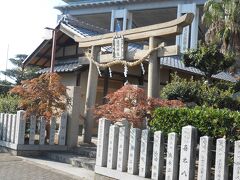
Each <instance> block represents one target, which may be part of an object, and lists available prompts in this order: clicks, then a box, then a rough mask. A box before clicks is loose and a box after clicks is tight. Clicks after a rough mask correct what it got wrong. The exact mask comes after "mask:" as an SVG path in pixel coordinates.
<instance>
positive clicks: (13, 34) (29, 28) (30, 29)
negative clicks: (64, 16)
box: [0, 0, 64, 79]
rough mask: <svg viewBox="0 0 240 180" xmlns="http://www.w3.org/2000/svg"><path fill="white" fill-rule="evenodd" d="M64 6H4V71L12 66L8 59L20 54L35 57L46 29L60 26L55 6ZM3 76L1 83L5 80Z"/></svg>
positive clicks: (20, 0)
mask: <svg viewBox="0 0 240 180" xmlns="http://www.w3.org/2000/svg"><path fill="white" fill-rule="evenodd" d="M62 4H64V3H63V2H62V1H61V0H11V1H7V0H5V1H2V2H1V6H0V17H1V21H0V23H1V25H0V70H5V69H6V64H7V67H8V68H11V67H12V65H11V64H10V62H9V61H8V63H6V62H7V59H9V58H13V57H15V55H16V54H27V55H29V54H31V52H33V50H34V49H35V48H36V47H37V46H38V45H39V44H40V43H41V42H42V41H43V39H44V36H45V35H46V30H44V28H45V27H51V28H54V27H55V26H56V25H57V15H59V14H61V12H59V11H58V10H56V9H54V8H53V7H54V6H57V5H62ZM3 78H4V77H3V75H0V79H3Z"/></svg>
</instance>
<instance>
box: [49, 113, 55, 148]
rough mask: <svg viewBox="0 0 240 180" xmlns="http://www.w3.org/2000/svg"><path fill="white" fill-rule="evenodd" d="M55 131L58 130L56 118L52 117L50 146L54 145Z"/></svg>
mask: <svg viewBox="0 0 240 180" xmlns="http://www.w3.org/2000/svg"><path fill="white" fill-rule="evenodd" d="M55 129H56V117H52V118H51V122H50V136H49V145H54V139H55Z"/></svg>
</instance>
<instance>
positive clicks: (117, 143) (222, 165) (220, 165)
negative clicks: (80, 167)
mask: <svg viewBox="0 0 240 180" xmlns="http://www.w3.org/2000/svg"><path fill="white" fill-rule="evenodd" d="M178 139H179V140H180V136H179V135H178V134H176V133H169V134H168V139H167V147H166V144H165V143H164V142H165V141H164V136H163V133H162V132H161V131H157V132H155V133H154V137H153V140H152V139H151V136H150V131H149V130H147V129H145V130H140V129H137V128H130V125H129V124H127V125H126V126H124V127H119V126H117V125H113V124H111V122H110V121H108V120H106V119H104V118H102V119H100V120H99V128H98V145H97V157H96V158H97V159H96V166H95V172H96V173H97V174H101V175H104V176H108V177H111V178H117V179H125V180H126V179H131V180H133V179H150V178H151V179H161V180H162V179H166V180H177V179H179V180H193V179H198V180H210V179H214V180H227V179H233V180H239V179H240V141H235V143H234V158H233V169H232V170H231V171H229V164H228V163H229V162H228V160H229V142H228V141H227V140H226V139H224V138H219V139H217V140H216V149H215V152H213V151H212V150H213V139H212V138H211V137H208V136H203V137H200V139H199V145H197V142H198V141H197V140H198V139H197V129H196V128H195V127H193V126H185V127H183V128H182V135H181V145H180V150H179V146H178V141H179V140H178ZM196 147H198V149H197V148H196ZM179 153H180V154H179ZM179 157H180V158H179Z"/></svg>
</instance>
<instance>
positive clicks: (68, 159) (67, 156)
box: [45, 152, 96, 171]
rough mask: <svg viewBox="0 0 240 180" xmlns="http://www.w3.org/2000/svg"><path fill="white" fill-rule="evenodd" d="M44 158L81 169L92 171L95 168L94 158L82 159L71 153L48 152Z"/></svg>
mask: <svg viewBox="0 0 240 180" xmlns="http://www.w3.org/2000/svg"><path fill="white" fill-rule="evenodd" d="M45 157H46V158H48V159H50V160H52V161H57V162H62V163H67V164H71V165H72V166H74V167H81V168H85V169H88V170H92V171H94V168H95V161H96V160H95V158H89V157H83V156H80V155H77V154H74V153H71V152H48V153H46V155H45Z"/></svg>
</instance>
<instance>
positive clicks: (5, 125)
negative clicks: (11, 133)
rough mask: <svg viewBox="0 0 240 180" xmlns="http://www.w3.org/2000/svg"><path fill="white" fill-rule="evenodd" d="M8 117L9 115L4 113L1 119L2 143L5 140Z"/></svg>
mask: <svg viewBox="0 0 240 180" xmlns="http://www.w3.org/2000/svg"><path fill="white" fill-rule="evenodd" d="M8 116H9V114H7V113H5V114H4V118H3V138H2V139H3V141H6V140H7V129H8Z"/></svg>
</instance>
